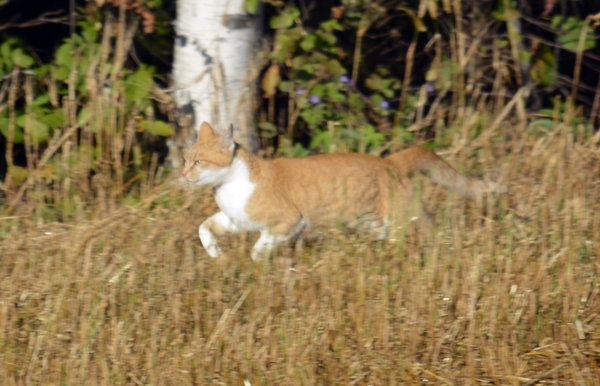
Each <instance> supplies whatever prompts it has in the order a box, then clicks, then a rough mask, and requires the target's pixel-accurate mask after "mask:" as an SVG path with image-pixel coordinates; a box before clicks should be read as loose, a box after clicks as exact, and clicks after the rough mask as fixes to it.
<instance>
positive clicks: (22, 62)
mask: <svg viewBox="0 0 600 386" xmlns="http://www.w3.org/2000/svg"><path fill="white" fill-rule="evenodd" d="M12 60H13V63H14V64H15V66H19V67H21V68H29V67H31V66H32V65H33V63H34V62H33V58H32V57H31V56H29V55H27V54H26V53H24V52H23V49H22V48H17V49H15V50H14V51H13V52H12Z"/></svg>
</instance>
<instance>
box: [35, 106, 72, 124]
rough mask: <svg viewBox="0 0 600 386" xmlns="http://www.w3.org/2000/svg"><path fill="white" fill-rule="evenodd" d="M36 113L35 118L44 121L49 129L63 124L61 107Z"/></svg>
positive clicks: (63, 114)
mask: <svg viewBox="0 0 600 386" xmlns="http://www.w3.org/2000/svg"><path fill="white" fill-rule="evenodd" d="M47 111H48V110H45V111H42V112H39V113H36V118H37V119H38V120H40V122H43V123H45V124H46V125H48V126H49V127H50V128H51V129H57V128H60V127H63V126H64V125H65V113H64V111H63V110H62V109H61V108H57V109H52V110H50V111H49V112H47Z"/></svg>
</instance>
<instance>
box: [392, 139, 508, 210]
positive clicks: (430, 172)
mask: <svg viewBox="0 0 600 386" xmlns="http://www.w3.org/2000/svg"><path fill="white" fill-rule="evenodd" d="M384 159H385V160H386V161H387V162H389V163H391V164H392V165H394V167H395V168H396V169H398V171H399V172H400V174H401V175H403V176H407V177H409V178H411V177H412V176H413V175H414V174H415V173H416V172H421V173H424V174H425V175H426V176H428V177H429V178H431V179H432V180H434V181H435V182H437V183H438V184H441V185H444V186H445V187H447V188H448V189H450V190H452V191H453V192H455V193H457V194H460V195H461V196H464V197H468V198H475V197H481V196H483V195H485V194H489V193H497V194H501V193H508V187H507V186H506V185H501V184H498V183H495V182H485V181H482V180H479V179H477V178H472V177H467V176H464V175H462V174H460V173H459V172H457V171H456V170H455V169H454V168H453V167H452V166H450V164H449V163H448V162H446V161H445V160H444V159H442V158H441V157H440V156H438V155H437V154H435V153H434V152H432V151H431V150H427V149H423V148H420V147H412V148H410V149H406V150H402V151H399V152H398V153H394V154H392V155H390V156H388V157H386V158H384Z"/></svg>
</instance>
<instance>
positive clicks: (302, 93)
mask: <svg viewBox="0 0 600 386" xmlns="http://www.w3.org/2000/svg"><path fill="white" fill-rule="evenodd" d="M304 94H306V89H305V88H304V87H302V88H299V89H298V90H296V96H300V95H304Z"/></svg>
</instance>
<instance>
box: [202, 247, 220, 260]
mask: <svg viewBox="0 0 600 386" xmlns="http://www.w3.org/2000/svg"><path fill="white" fill-rule="evenodd" d="M204 249H206V252H207V253H208V255H209V256H210V257H212V258H213V259H216V258H217V257H219V256H221V248H219V246H218V245H217V244H211V245H209V246H207V247H206V248H204Z"/></svg>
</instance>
